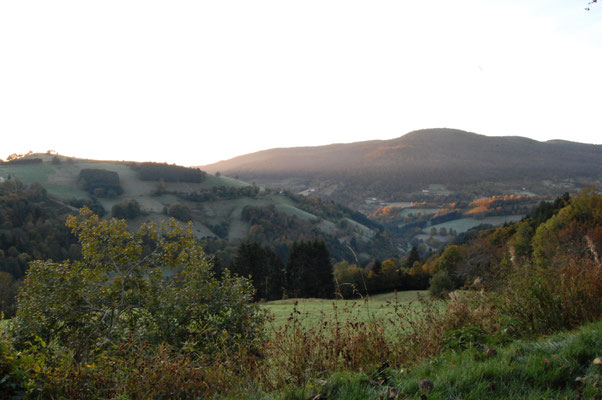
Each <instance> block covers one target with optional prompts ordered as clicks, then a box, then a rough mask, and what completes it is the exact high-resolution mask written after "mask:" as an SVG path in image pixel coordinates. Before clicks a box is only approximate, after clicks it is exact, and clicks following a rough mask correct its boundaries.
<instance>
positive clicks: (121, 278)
mask: <svg viewBox="0 0 602 400" xmlns="http://www.w3.org/2000/svg"><path fill="white" fill-rule="evenodd" d="M67 225H68V226H69V227H70V228H71V229H72V231H73V232H74V234H76V235H77V236H78V239H79V241H80V243H81V247H82V261H70V260H68V261H65V262H62V263H55V262H53V261H50V260H49V261H34V262H32V264H31V266H30V269H29V271H28V273H27V276H26V278H25V282H24V284H23V288H22V290H21V293H20V294H19V297H18V311H17V317H16V325H15V335H16V336H15V337H16V340H17V343H19V344H21V345H23V344H24V343H25V342H26V341H28V340H31V338H33V337H36V336H38V337H40V338H42V339H43V340H45V341H50V340H53V341H55V342H56V343H57V344H58V345H60V346H61V347H65V348H68V349H70V350H71V351H73V352H74V354H75V357H76V360H86V359H89V358H90V357H92V354H95V353H97V352H98V351H101V350H110V349H112V348H114V346H120V345H122V344H124V343H130V342H132V341H134V342H148V343H151V344H155V345H158V344H160V343H165V344H168V345H171V346H174V347H175V348H176V349H183V348H187V349H189V350H193V351H195V352H198V353H202V354H212V353H214V352H220V351H223V350H224V349H229V348H233V349H237V348H238V347H244V348H248V349H252V348H253V347H254V346H255V345H256V344H257V342H258V341H259V340H260V339H261V324H262V321H263V317H262V315H263V314H262V313H261V312H260V310H259V308H258V306H257V305H254V304H250V301H251V299H252V296H253V290H252V287H251V285H250V283H249V282H248V281H246V280H244V279H241V278H235V277H232V276H229V275H228V274H225V275H224V276H223V277H222V279H221V280H219V281H218V280H217V279H215V278H214V276H213V273H212V272H211V269H210V266H209V264H208V263H207V261H206V259H205V255H204V253H203V251H202V249H201V247H200V246H199V245H198V244H197V242H196V240H195V238H194V235H193V233H192V231H191V229H190V227H188V228H187V229H184V228H182V227H180V226H178V224H176V223H175V222H174V221H171V222H170V223H167V224H163V225H160V226H157V225H155V224H149V225H143V226H142V227H141V228H140V230H139V231H137V232H133V233H132V232H129V231H128V230H127V224H126V223H125V221H123V220H109V221H99V219H98V216H96V215H94V214H93V213H92V212H91V211H90V210H88V209H85V208H84V209H82V210H81V211H80V214H79V216H77V217H75V216H73V217H70V218H69V219H68V221H67ZM166 276H169V277H170V278H166Z"/></svg>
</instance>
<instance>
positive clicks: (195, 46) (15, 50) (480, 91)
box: [0, 0, 602, 165]
mask: <svg viewBox="0 0 602 400" xmlns="http://www.w3.org/2000/svg"><path fill="white" fill-rule="evenodd" d="M587 3H588V0H563V1H560V0H545V1H538V0H532V1H531V0H520V1H514V0H505V1H494V0H491V1H469V0H454V1H449V0H432V1H403V0H395V1H388V0H371V1H368V0H366V1H355V0H341V1H338V0H337V1H335V0H302V1H301V0H296V1H289V0H269V1H268V0H212V1H203V0H195V1H184V0H174V1H154V0H142V1H128V0H118V1H114V0H107V1H86V0H74V1H61V0H53V1H47V0H41V1H33V0H32V1H28V0H22V1H2V2H0V140H1V141H0V158H5V157H7V156H8V155H9V154H12V153H24V152H27V151H30V150H31V151H34V152H42V151H46V150H49V149H52V150H56V151H58V152H59V153H60V154H64V155H69V156H77V157H85V158H95V159H110V160H133V161H158V162H169V163H177V164H181V165H204V164H208V163H212V162H216V161H219V160H222V159H228V158H231V157H234V156H237V155H241V154H245V153H250V152H254V151H258V150H262V149H268V148H274V147H291V146H314V145H323V144H330V143H342V142H355V141H362V140H373V139H391V138H395V137H399V136H401V135H403V134H405V133H407V132H410V131H412V130H416V129H423V128H437V127H448V128H457V129H463V130H467V131H471V132H476V133H480V134H484V135H490V136H504V135H513V136H526V137H530V138H533V139H536V140H542V141H543V140H550V139H564V140H571V141H577V142H585V143H596V144H602V113H600V111H599V110H600V106H601V103H602V99H601V96H602V4H601V5H597V4H593V5H591V6H590V8H591V10H590V11H586V10H585V7H587V6H588V5H587Z"/></svg>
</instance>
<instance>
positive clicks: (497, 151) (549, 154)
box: [201, 128, 602, 204]
mask: <svg viewBox="0 0 602 400" xmlns="http://www.w3.org/2000/svg"><path fill="white" fill-rule="evenodd" d="M601 165H602V145H594V144H584V143H576V142H568V141H559V140H552V141H547V142H540V141H537V140H534V139H529V138H524V137H520V136H485V135H481V134H477V133H473V132H466V131H462V130H458V129H449V128H437V129H423V130H418V131H413V132H409V133H407V134H405V135H403V136H401V137H399V138H394V139H389V140H370V141H363V142H353V143H337V144H331V145H325V146H314V147H309V146H306V147H289V148H279V149H268V150H262V151H260V152H255V153H251V154H247V155H242V156H238V157H235V158H232V159H230V160H226V161H221V162H218V163H214V164H209V165H205V166H201V168H202V169H203V170H206V171H209V172H214V173H215V172H217V171H219V172H221V173H222V174H227V175H231V176H234V175H235V176H238V177H240V178H241V179H243V180H246V181H251V180H253V181H257V182H259V183H261V184H263V185H267V186H270V187H278V186H283V187H285V188H289V187H287V185H286V182H284V180H289V181H290V180H296V181H298V182H300V181H304V182H305V183H304V184H305V186H306V187H307V188H309V187H311V186H320V185H330V186H332V185H343V186H344V187H345V189H341V190H349V189H350V188H353V187H355V189H353V190H356V189H358V188H357V186H358V185H359V186H364V190H361V191H362V194H361V196H364V197H365V196H370V195H373V196H375V197H383V198H390V199H393V198H399V197H400V196H403V194H404V193H406V192H408V191H415V190H418V189H419V188H425V187H426V186H428V185H429V184H444V185H451V186H454V185H455V186H458V185H476V184H479V183H482V182H495V183H498V184H500V183H509V184H510V183H512V184H515V186H519V185H520V186H524V185H521V184H520V182H526V183H528V182H534V181H541V180H546V179H552V180H565V179H573V180H574V179H579V178H581V177H585V178H588V179H594V180H596V179H599V178H601V177H602V167H601ZM298 186H299V188H301V187H303V184H300V185H298ZM393 187H397V190H395V189H394V188H393ZM358 190H359V189H358ZM383 193H384V194H383ZM485 194H487V193H485ZM361 196H360V197H361ZM334 199H335V200H337V199H338V200H339V201H341V198H340V197H336V196H335V197H334ZM342 202H343V203H344V204H345V203H346V204H349V202H346V201H342Z"/></svg>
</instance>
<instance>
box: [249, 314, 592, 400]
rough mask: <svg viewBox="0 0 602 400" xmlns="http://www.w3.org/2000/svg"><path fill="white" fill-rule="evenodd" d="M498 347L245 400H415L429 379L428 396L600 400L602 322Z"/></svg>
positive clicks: (348, 375) (334, 378) (340, 376)
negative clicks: (491, 352)
mask: <svg viewBox="0 0 602 400" xmlns="http://www.w3.org/2000/svg"><path fill="white" fill-rule="evenodd" d="M497 351H498V353H497V355H494V356H491V357H487V356H485V355H484V353H483V352H482V351H479V350H476V349H468V350H465V351H461V352H447V353H445V354H444V355H442V356H440V357H439V358H437V359H435V360H431V361H425V362H423V363H422V364H421V365H419V366H417V367H415V368H413V369H411V370H409V371H408V370H401V371H397V370H390V369H386V370H384V371H381V372H377V371H367V372H366V373H346V372H339V373H335V374H332V375H330V376H329V377H328V378H326V379H325V380H323V381H320V382H316V383H312V384H307V385H306V386H305V387H300V388H299V387H291V388H288V389H285V390H282V391H278V392H275V393H271V394H261V393H260V394H253V395H249V397H247V398H263V399H311V398H314V396H318V395H321V396H322V397H315V398H322V399H329V400H334V399H339V400H342V399H375V400H376V399H386V398H389V397H387V396H388V395H389V393H390V392H391V389H392V390H394V391H395V393H396V394H397V397H395V398H397V399H419V398H420V391H419V389H418V381H419V380H420V379H422V378H428V379H430V380H431V381H432V382H433V383H434V390H433V392H431V393H429V394H428V396H427V398H428V399H429V400H437V399H466V400H469V399H474V400H480V399H565V398H569V399H578V398H580V399H600V398H602V388H601V387H600V383H602V382H601V381H602V378H601V377H602V366H600V365H595V364H594V363H593V361H594V359H595V358H596V357H602V321H599V322H597V323H592V324H588V325H585V326H583V327H581V328H579V329H577V330H575V331H572V332H563V333H559V334H556V335H553V336H551V337H546V338H541V339H539V340H535V341H517V342H515V343H513V344H511V345H508V346H506V347H504V348H501V349H497ZM577 378H580V379H582V378H585V383H582V382H580V381H577V380H576V379H577ZM239 398H240V397H239Z"/></svg>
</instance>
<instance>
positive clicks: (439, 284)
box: [429, 270, 456, 298]
mask: <svg viewBox="0 0 602 400" xmlns="http://www.w3.org/2000/svg"><path fill="white" fill-rule="evenodd" d="M430 284H431V286H430V287H429V292H430V294H431V295H432V296H434V297H439V298H443V297H445V295H446V294H447V293H449V292H451V291H453V290H454V289H455V288H456V285H455V284H454V282H453V281H452V279H451V278H450V276H449V273H448V272H447V271H444V270H442V271H439V272H437V273H435V275H433V277H432V278H431V280H430Z"/></svg>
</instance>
